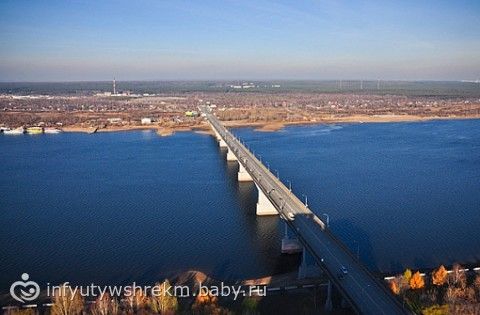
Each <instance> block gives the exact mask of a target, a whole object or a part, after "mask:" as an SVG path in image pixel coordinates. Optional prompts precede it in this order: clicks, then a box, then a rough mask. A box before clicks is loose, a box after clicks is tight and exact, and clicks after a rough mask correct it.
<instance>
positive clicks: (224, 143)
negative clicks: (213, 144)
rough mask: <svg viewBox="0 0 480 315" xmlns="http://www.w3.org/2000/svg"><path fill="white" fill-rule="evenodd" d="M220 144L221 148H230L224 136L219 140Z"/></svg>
mask: <svg viewBox="0 0 480 315" xmlns="http://www.w3.org/2000/svg"><path fill="white" fill-rule="evenodd" d="M218 145H219V146H220V148H228V146H227V143H226V142H225V140H223V139H222V138H220V140H219V141H218Z"/></svg>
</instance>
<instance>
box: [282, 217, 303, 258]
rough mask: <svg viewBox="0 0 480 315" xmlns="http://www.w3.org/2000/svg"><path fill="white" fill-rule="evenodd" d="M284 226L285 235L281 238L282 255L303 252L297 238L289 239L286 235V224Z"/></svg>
mask: <svg viewBox="0 0 480 315" xmlns="http://www.w3.org/2000/svg"><path fill="white" fill-rule="evenodd" d="M284 224H285V235H284V236H283V238H282V254H296V253H300V252H301V251H302V250H303V246H302V244H300V242H299V241H298V239H297V238H290V236H289V235H288V224H287V223H286V222H285V221H284Z"/></svg>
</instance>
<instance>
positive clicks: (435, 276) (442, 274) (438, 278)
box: [432, 265, 448, 286]
mask: <svg viewBox="0 0 480 315" xmlns="http://www.w3.org/2000/svg"><path fill="white" fill-rule="evenodd" d="M447 276H448V273H447V269H445V267H444V266H443V265H441V266H440V267H439V268H438V269H437V270H434V271H433V272H432V282H433V284H434V285H438V286H440V285H444V284H445V282H446V281H447Z"/></svg>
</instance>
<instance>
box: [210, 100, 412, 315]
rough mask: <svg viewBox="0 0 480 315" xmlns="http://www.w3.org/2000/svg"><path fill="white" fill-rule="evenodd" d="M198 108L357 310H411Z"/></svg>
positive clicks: (383, 311)
mask: <svg viewBox="0 0 480 315" xmlns="http://www.w3.org/2000/svg"><path fill="white" fill-rule="evenodd" d="M201 111H202V112H203V113H204V114H205V118H206V119H207V121H208V122H209V123H210V125H211V126H212V128H213V129H214V130H215V131H216V132H217V133H218V134H220V136H221V137H222V139H223V140H224V141H225V142H226V143H227V146H228V148H229V149H230V150H231V151H232V152H233V153H234V154H235V156H236V157H237V159H238V162H239V163H241V164H242V165H243V167H244V168H245V169H246V171H247V172H248V173H249V174H250V176H251V177H252V178H253V180H254V182H255V183H256V184H257V186H258V187H259V188H260V189H261V190H262V191H263V193H264V194H265V195H266V196H267V198H268V199H269V200H270V201H271V202H272V204H273V205H274V206H275V208H276V209H277V211H278V212H279V214H280V216H281V217H282V218H283V219H285V220H286V221H287V223H288V224H289V225H290V227H291V228H292V229H293V231H294V232H295V234H296V235H297V237H298V238H299V239H300V241H301V242H302V243H303V244H304V246H305V247H306V248H307V249H308V251H309V252H310V253H311V254H312V255H313V257H314V258H315V260H316V262H317V263H318V265H319V266H320V267H321V268H322V269H323V270H325V271H326V272H327V273H328V275H329V277H330V278H331V280H332V281H333V282H334V283H335V284H336V286H337V288H338V289H339V290H340V292H341V293H342V294H343V296H344V297H345V298H346V299H347V300H348V301H349V302H350V304H351V305H352V307H353V308H354V310H355V311H356V312H357V313H361V314H409V313H410V312H409V311H407V310H406V309H405V308H403V307H402V305H401V303H400V302H399V301H398V300H397V299H396V298H395V297H394V296H393V295H392V294H391V292H390V290H388V289H387V288H386V287H385V285H384V283H382V282H380V281H379V279H377V278H376V277H375V276H374V275H373V274H372V273H370V272H369V271H368V270H367V269H366V268H365V267H364V266H363V265H362V264H361V263H360V262H359V261H358V260H357V259H356V257H355V256H353V255H352V253H351V252H350V250H349V249H348V248H346V247H345V246H344V245H343V243H341V242H340V241H339V240H338V239H337V238H336V237H335V236H334V235H332V233H330V231H329V230H328V229H327V228H326V226H325V224H324V222H322V220H320V219H319V218H318V217H317V216H316V215H315V214H314V213H313V212H312V211H311V210H310V209H308V208H307V207H306V206H305V205H304V204H303V203H302V202H301V201H300V200H299V199H298V198H297V197H296V196H295V195H294V194H293V193H292V192H290V191H289V189H288V188H287V187H286V186H285V185H284V184H283V183H282V182H281V181H280V180H279V179H277V178H276V177H275V176H274V175H273V174H272V173H271V172H270V171H269V170H268V169H267V168H266V167H265V166H264V165H263V164H262V163H261V162H260V161H259V160H258V159H257V158H256V157H255V156H254V155H253V154H252V153H251V152H250V151H249V150H248V149H247V148H246V147H245V146H244V145H242V143H241V142H240V141H239V140H238V139H236V138H235V136H233V135H232V134H231V133H230V131H228V130H227V129H226V128H225V127H224V126H223V125H222V124H221V123H220V121H219V120H218V119H217V118H216V117H215V116H214V115H213V114H212V113H211V111H210V110H209V109H208V108H202V109H201ZM342 266H343V267H345V268H347V270H348V274H346V275H344V276H343V277H342V276H341V272H340V268H341V267H342Z"/></svg>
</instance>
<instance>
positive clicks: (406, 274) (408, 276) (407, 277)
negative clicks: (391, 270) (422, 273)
mask: <svg viewBox="0 0 480 315" xmlns="http://www.w3.org/2000/svg"><path fill="white" fill-rule="evenodd" d="M411 278H412V271H411V270H410V269H408V268H407V270H405V272H404V273H403V279H404V280H405V281H406V282H407V283H410V279H411Z"/></svg>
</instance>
